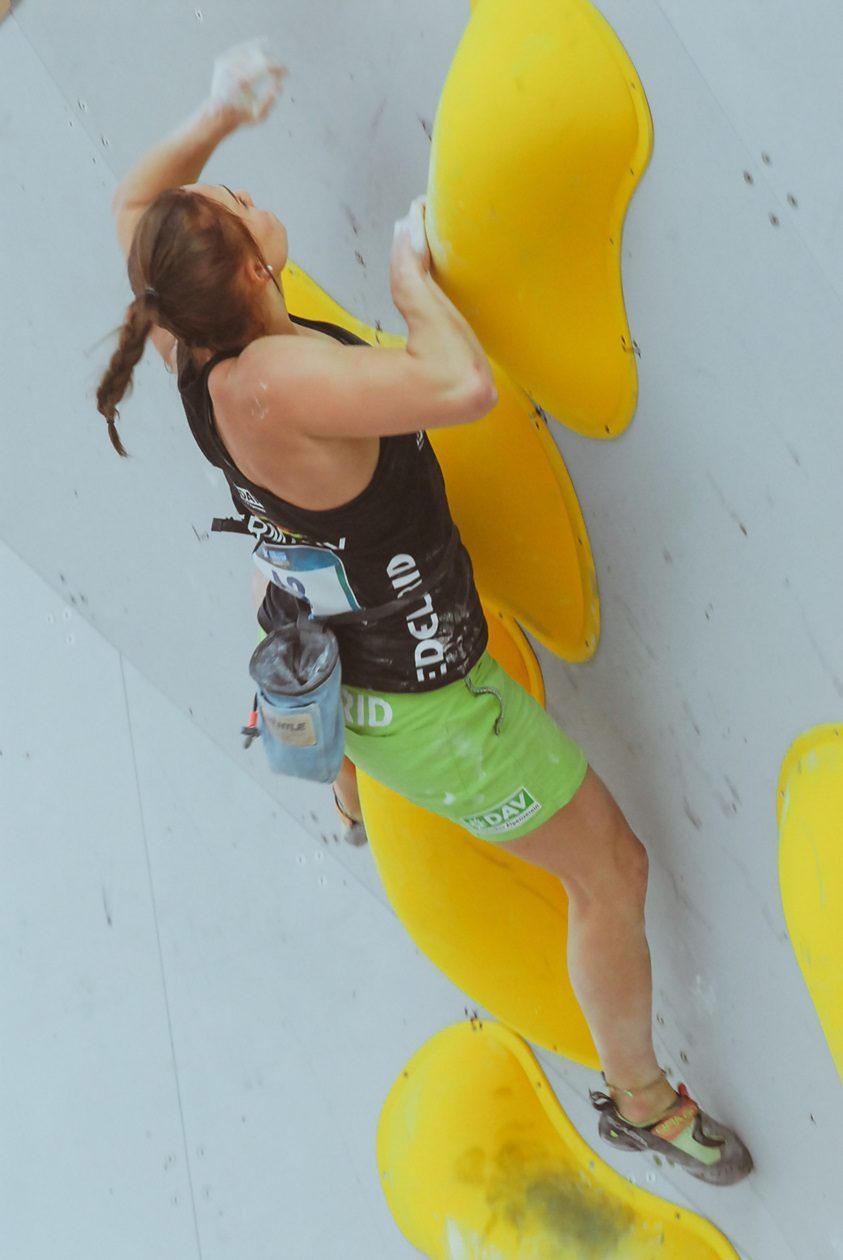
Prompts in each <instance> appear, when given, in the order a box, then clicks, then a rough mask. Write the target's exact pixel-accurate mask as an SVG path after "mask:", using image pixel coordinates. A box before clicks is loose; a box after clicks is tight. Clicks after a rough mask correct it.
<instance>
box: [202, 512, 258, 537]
mask: <svg viewBox="0 0 843 1260" xmlns="http://www.w3.org/2000/svg"><path fill="white" fill-rule="evenodd" d="M211 531H212V533H214V534H251V533H252V531H251V530H250V529H249V518H248V517H246V516H240V517H236V516H215V517H214V519H213V520H212V521H211ZM253 536H254V535H253Z"/></svg>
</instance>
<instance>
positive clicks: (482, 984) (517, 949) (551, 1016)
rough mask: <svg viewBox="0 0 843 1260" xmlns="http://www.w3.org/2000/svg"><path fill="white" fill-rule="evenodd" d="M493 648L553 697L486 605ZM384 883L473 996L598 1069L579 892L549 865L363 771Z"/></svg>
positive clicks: (507, 624)
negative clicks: (572, 902)
mask: <svg viewBox="0 0 843 1260" xmlns="http://www.w3.org/2000/svg"><path fill="white" fill-rule="evenodd" d="M484 608H485V612H486V616H487V620H488V622H489V652H490V654H491V655H492V656H493V657H494V659H495V660H496V661H498V663H499V664H500V665H501V666H502V667H503V668H504V669H505V670H506V671H507V673H508V674H509V675H510V676H511V677H512V678H514V679H515V680H516V682H519V683H521V685H522V686H523V687H524V688H526V690H528V691H529V692H530V693H531V694H532V695H533V696H535V698H536V699H537V700H538V701H540V702H543V701H544V687H543V684H542V677H541V671H540V669H539V665H538V662H537V661H536V658H535V656H534V654H533V652H532V649H531V648H530V645H529V643H528V642H527V640H526V638H525V637H524V635H523V634H522V633H521V631H520V630H519V629H518V626H517V625H516V624H515V623H514V622H513V621H512V619H511V618H509V617H507V616H505V615H502V614H500V613H498V612H496V610H495V609H493V608H490V607H489V606H488V605H484ZM358 785H359V788H360V800H361V802H362V805H363V815H364V817H365V819H366V831H367V833H368V836H369V843H370V845H371V849H372V855H373V857H374V859H375V863H376V865H377V868H378V874H379V875H380V878H381V883H382V884H383V886H384V889H385V891H386V894H387V896H388V897H389V900H390V902H391V904H392V907H393V909H394V910H395V913H396V914H397V915H398V918H399V919H400V920H401V922H402V923H403V925H404V927H405V928H406V930H407V931H408V932H409V934H410V936H412V938H413V940H414V941H415V942H416V944H417V945H418V946H419V948H420V949H421V950H423V951H424V953H425V954H427V956H428V957H429V958H430V959H431V961H432V962H434V963H435V964H436V966H437V967H439V968H440V970H441V971H443V972H444V973H445V975H446V976H448V977H449V979H451V980H453V982H454V984H456V985H457V986H458V987H459V988H460V989H461V990H462V992H463V993H466V994H467V995H468V996H469V998H470V999H471V1001H472V1002H476V1003H478V1004H479V1005H480V1006H482V1007H485V1009H486V1010H488V1011H491V1013H492V1014H493V1015H494V1016H495V1018H497V1019H500V1020H502V1021H504V1022H505V1023H506V1024H509V1025H510V1026H511V1027H512V1028H514V1029H516V1030H517V1031H518V1032H520V1033H522V1034H523V1035H524V1036H525V1037H529V1038H530V1040H531V1041H535V1042H538V1044H539V1045H542V1046H545V1047H546V1048H547V1049H548V1050H553V1051H555V1052H556V1053H557V1054H561V1055H563V1056H564V1057H565V1058H569V1059H575V1060H576V1061H577V1062H579V1063H584V1064H586V1065H587V1066H589V1067H594V1068H596V1067H597V1066H598V1059H597V1052H596V1050H595V1048H594V1042H593V1041H592V1038H591V1033H590V1032H589V1030H588V1025H587V1024H586V1022H585V1017H584V1015H583V1013H582V1011H581V1010H580V1007H579V1004H578V1002H577V999H576V997H575V995H574V991H573V989H572V988H571V981H570V979H569V976H568V967H567V940H568V899H567V897H566V895H565V890H564V888H563V887H562V883H561V881H560V880H558V879H556V878H554V876H552V875H551V874H550V873H549V872H548V871H545V870H542V869H541V867H538V866H532V865H530V864H529V863H526V862H522V861H520V860H519V859H518V858H517V857H515V856H514V855H513V854H512V853H508V852H507V851H506V849H503V848H501V847H500V846H498V845H494V844H490V843H489V842H488V841H485V840H477V839H475V837H474V836H472V835H470V834H469V833H468V832H467V831H463V829H462V828H461V827H459V826H457V824H456V823H453V822H450V821H449V820H448V819H447V818H441V817H439V816H438V815H436V814H430V813H428V812H427V811H426V810H423V809H420V808H419V807H418V806H417V805H412V804H410V802H409V801H405V800H403V799H402V798H401V797H400V796H398V795H397V793H395V792H391V791H390V790H389V788H386V787H384V786H383V785H382V784H380V783H376V782H375V781H374V779H370V778H369V777H368V775H365V774H362V773H359V774H358Z"/></svg>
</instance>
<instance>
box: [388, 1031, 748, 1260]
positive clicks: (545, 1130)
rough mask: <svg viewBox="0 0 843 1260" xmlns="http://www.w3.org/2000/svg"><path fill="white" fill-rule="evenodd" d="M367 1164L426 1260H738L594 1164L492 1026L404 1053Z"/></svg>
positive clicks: (515, 1045) (523, 1061) (516, 1047)
mask: <svg viewBox="0 0 843 1260" xmlns="http://www.w3.org/2000/svg"><path fill="white" fill-rule="evenodd" d="M377 1157H378V1169H379V1171H380V1177H381V1186H382V1188H383V1191H384V1194H385V1196H386V1199H387V1202H388V1204H389V1207H390V1210H391V1211H392V1214H393V1216H394V1218H395V1220H396V1222H397V1224H398V1226H399V1228H400V1229H401V1230H402V1232H403V1233H404V1235H405V1236H406V1237H407V1238H408V1239H409V1241H410V1242H411V1243H412V1245H413V1246H414V1247H416V1248H418V1250H419V1251H421V1253H422V1254H423V1255H425V1256H428V1257H430V1260H738V1255H737V1252H736V1251H735V1250H734V1248H733V1247H732V1246H731V1245H730V1243H729V1242H728V1241H727V1240H726V1239H725V1238H724V1237H723V1235H722V1234H720V1233H719V1232H718V1231H717V1230H716V1229H715V1228H714V1226H713V1225H711V1224H709V1223H708V1221H705V1220H703V1219H702V1218H701V1217H699V1216H696V1215H695V1214H694V1213H692V1212H687V1211H684V1210H682V1209H680V1208H678V1207H675V1206H674V1205H673V1204H671V1203H667V1202H666V1201H665V1200H664V1199H660V1198H658V1197H657V1196H656V1195H653V1194H650V1193H648V1192H647V1191H645V1190H640V1189H638V1188H636V1187H635V1186H632V1185H630V1183H629V1182H628V1181H627V1180H626V1179H625V1178H624V1177H621V1176H620V1175H619V1174H618V1173H616V1172H614V1171H613V1170H612V1169H611V1168H609V1167H608V1165H607V1164H604V1163H603V1161H602V1160H601V1159H599V1158H598V1156H597V1155H595V1153H594V1152H593V1151H592V1150H591V1149H590V1148H589V1147H588V1146H587V1145H586V1143H585V1142H584V1141H583V1140H582V1138H581V1137H580V1136H579V1134H578V1133H577V1132H576V1130H575V1129H574V1128H573V1126H572V1124H571V1122H570V1121H569V1119H568V1117H567V1116H566V1115H565V1112H564V1111H563V1110H562V1107H561V1106H560V1105H559V1102H558V1100H557V1098H556V1096H555V1095H554V1093H553V1090H552V1089H551V1087H550V1084H549V1082H548V1080H547V1077H546V1076H545V1075H544V1073H543V1072H542V1070H541V1068H540V1067H539V1065H538V1063H537V1061H536V1059H535V1057H534V1056H533V1054H532V1053H531V1051H530V1049H529V1048H528V1046H527V1045H526V1044H525V1043H524V1042H523V1041H522V1040H521V1038H520V1037H517V1036H516V1035H515V1034H514V1033H512V1032H511V1031H510V1030H509V1029H506V1028H502V1027H501V1026H500V1025H499V1024H495V1023H491V1022H488V1021H484V1020H480V1019H474V1020H472V1021H471V1022H470V1023H465V1024H458V1025H456V1026H454V1027H451V1028H446V1029H444V1030H443V1031H442V1032H440V1033H438V1034H437V1035H436V1036H435V1037H433V1038H431V1040H430V1041H428V1042H427V1043H426V1044H425V1045H424V1046H423V1047H422V1048H421V1050H419V1051H418V1053H417V1054H416V1055H414V1057H413V1058H412V1059H411V1060H410V1062H409V1063H408V1064H407V1066H406V1067H405V1069H404V1070H403V1072H402V1073H401V1075H400V1076H399V1077H398V1080H397V1081H396V1082H395V1084H394V1085H393V1087H392V1089H391V1091H390V1093H389V1095H388V1096H387V1099H386V1102H385V1104H384V1107H383V1110H382V1112H381V1118H380V1123H379V1126H378V1141H377Z"/></svg>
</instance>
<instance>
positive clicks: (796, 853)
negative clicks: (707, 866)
mask: <svg viewBox="0 0 843 1260" xmlns="http://www.w3.org/2000/svg"><path fill="white" fill-rule="evenodd" d="M778 816H779V884H780V887H781V895H782V905H783V906H784V914H785V919H786V920H787V927H788V931H789V932H790V939H791V943H792V945H793V949H794V952H795V954H796V957H797V960H798V962H799V966H800V967H801V969H802V975H803V977H804V980H805V984H806V985H807V986H808V992H809V993H810V995H811V998H812V999H813V1002H814V1006H815V1008H816V1011H817V1015H818V1016H819V1019H820V1023H821V1025H822V1029H823V1032H824V1033H825V1036H826V1040H827V1041H828V1047H829V1050H830V1051H831V1055H832V1058H833V1059H834V1062H835V1064H836V1066H837V1071H838V1072H839V1073H840V1076H841V1078H843V933H841V930H840V923H841V919H843V723H841V724H840V725H827V726H815V727H813V728H812V729H811V730H809V731H806V732H805V734H804V735H801V736H800V737H799V739H797V740H796V742H795V743H794V744H793V745H792V747H791V748H790V750H789V752H788V754H787V756H786V757H785V760H784V764H783V765H782V770H781V775H780V777H779V793H778Z"/></svg>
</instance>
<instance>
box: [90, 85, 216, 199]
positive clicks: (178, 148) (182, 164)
mask: <svg viewBox="0 0 843 1260" xmlns="http://www.w3.org/2000/svg"><path fill="white" fill-rule="evenodd" d="M237 125H238V124H237V121H236V119H233V117H232V116H231V114H230V113H227V112H226V111H221V110H214V109H212V108H211V107H210V106H209V105H204V106H202V108H201V109H200V110H198V111H197V112H196V113H195V114H194V115H193V116H192V117H191V118H190V119H189V120H188V121H187V122H186V123H184V124H183V125H182V126H181V127H179V128H178V130H176V131H174V132H173V133H172V135H170V136H168V137H167V138H166V139H165V140H162V141H161V142H160V144H157V145H155V146H154V147H153V148H152V149H150V150H149V152H148V153H145V154H144V156H143V157H142V158H140V159H139V161H137V162H136V163H135V164H134V166H133V167H132V168H131V170H130V171H129V172H128V173H127V174H126V175H125V176H124V177H123V179H122V180H121V181H120V183H119V184H118V186H117V189H116V191H115V193H114V207H115V209H118V210H119V209H121V208H123V207H127V206H142V205H146V204H147V203H148V202H150V201H152V200H154V198H155V197H157V196H158V194H159V193H161V192H163V191H164V190H165V189H167V188H175V187H177V186H178V185H179V184H193V183H196V181H197V180H198V179H199V176H200V175H201V174H202V170H203V168H204V166H205V163H206V162H207V161H208V159H209V158H210V156H211V154H212V153H213V152H214V150H215V149H216V147H217V145H218V144H220V142H221V141H222V140H224V139H225V137H226V136H228V135H230V134H231V133H232V131H234V130H236V128H237Z"/></svg>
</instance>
